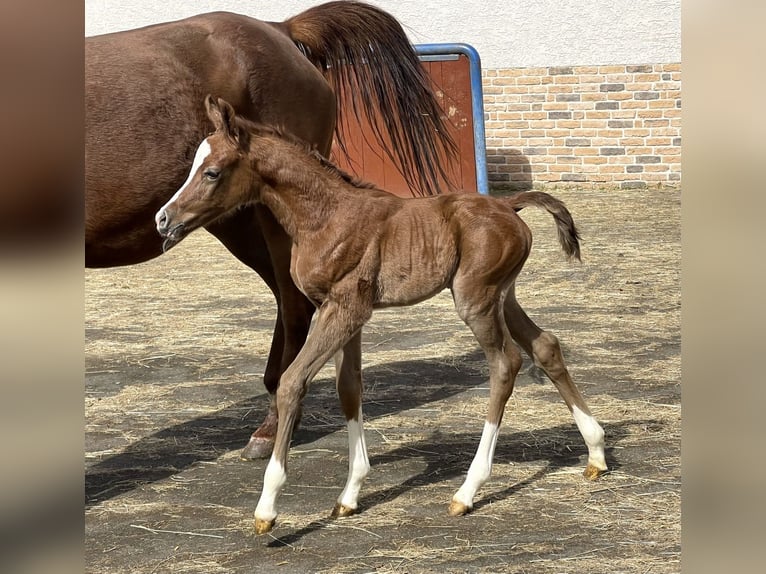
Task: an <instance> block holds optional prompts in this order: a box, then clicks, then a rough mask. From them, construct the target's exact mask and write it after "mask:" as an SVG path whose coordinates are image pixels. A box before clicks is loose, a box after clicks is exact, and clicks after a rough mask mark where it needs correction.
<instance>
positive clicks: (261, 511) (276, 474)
mask: <svg viewBox="0 0 766 574" xmlns="http://www.w3.org/2000/svg"><path fill="white" fill-rule="evenodd" d="M286 481H287V473H286V472H285V469H284V467H283V466H282V464H281V463H280V462H279V461H278V460H277V459H276V458H274V455H273V454H272V455H271V459H269V464H268V466H266V472H265V474H264V476H263V491H262V492H261V497H260V498H259V499H258V506H256V507H255V531H256V533H257V534H264V533H266V532H268V531H269V530H271V527H272V526H273V525H274V520H275V519H276V518H277V497H278V496H279V493H280V491H281V490H282V487H283V486H284V485H285V482H286Z"/></svg>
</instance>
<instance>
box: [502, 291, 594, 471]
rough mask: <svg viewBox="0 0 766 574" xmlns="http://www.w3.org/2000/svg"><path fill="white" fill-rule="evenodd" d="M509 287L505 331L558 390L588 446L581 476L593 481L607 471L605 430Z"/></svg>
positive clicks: (551, 342) (553, 343) (554, 342)
mask: <svg viewBox="0 0 766 574" xmlns="http://www.w3.org/2000/svg"><path fill="white" fill-rule="evenodd" d="M514 291H515V289H514V287H513V286H512V287H511V288H510V289H509V291H508V294H507V295H506V298H505V305H504V315H505V321H506V324H507V326H508V330H509V331H510V332H511V336H512V337H513V338H514V340H515V341H517V342H518V343H519V345H521V347H522V348H523V349H524V350H525V351H526V352H527V353H528V354H529V356H530V357H532V359H533V360H534V362H535V364H536V365H537V366H538V367H541V368H542V369H543V371H545V374H546V375H548V378H550V380H551V381H553V384H554V385H555V386H556V389H558V391H559V393H560V394H561V397H562V398H563V399H564V402H565V403H566V404H567V407H569V410H570V412H571V413H572V416H573V417H574V420H575V423H576V424H577V428H578V429H579V430H580V434H581V435H582V437H583V439H584V440H585V444H586V445H587V446H588V466H587V467H586V469H585V472H584V475H585V476H586V477H587V478H589V479H591V480H594V479H596V478H598V477H599V475H601V474H603V473H604V472H605V471H606V470H607V466H606V460H605V458H604V430H603V429H602V428H601V425H599V424H598V422H597V421H596V419H595V418H594V417H593V415H592V414H591V412H590V409H589V408H588V405H587V404H585V399H584V398H583V396H582V394H580V391H579V390H578V388H577V387H576V386H575V384H574V381H572V377H571V376H570V375H569V371H568V370H567V367H566V364H565V363H564V357H563V355H562V353H561V346H560V345H559V341H558V339H557V338H556V337H555V336H554V335H553V334H552V333H549V332H547V331H543V330H542V329H540V327H538V326H537V325H535V323H534V322H533V321H532V319H530V318H529V317H528V316H527V314H526V313H525V312H524V310H523V309H522V308H521V306H520V305H519V303H518V301H516V294H515V292H514Z"/></svg>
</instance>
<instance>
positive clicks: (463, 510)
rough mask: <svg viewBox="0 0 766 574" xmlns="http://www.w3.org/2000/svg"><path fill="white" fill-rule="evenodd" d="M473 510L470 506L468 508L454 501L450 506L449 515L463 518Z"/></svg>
mask: <svg viewBox="0 0 766 574" xmlns="http://www.w3.org/2000/svg"><path fill="white" fill-rule="evenodd" d="M471 510H473V509H472V508H471V507H470V506H466V505H465V504H463V503H462V502H458V501H457V500H453V501H452V502H450V505H449V511H448V512H449V513H450V516H463V515H464V514H468V513H469V512H471Z"/></svg>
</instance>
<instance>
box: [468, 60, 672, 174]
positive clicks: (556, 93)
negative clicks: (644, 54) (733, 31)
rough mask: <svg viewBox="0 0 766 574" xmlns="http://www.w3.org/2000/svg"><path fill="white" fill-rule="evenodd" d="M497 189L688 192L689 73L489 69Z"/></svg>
mask: <svg viewBox="0 0 766 574" xmlns="http://www.w3.org/2000/svg"><path fill="white" fill-rule="evenodd" d="M483 89H484V113H485V122H486V123H485V127H486V145H487V164H488V177H489V182H490V185H492V186H493V187H494V186H499V187H509V188H514V189H530V188H531V187H535V188H545V187H549V186H576V187H615V186H618V187H621V188H625V189H628V188H645V187H661V186H670V187H677V186H680V182H681V65H680V64H678V63H673V64H642V65H625V66H613V65H610V66H571V67H553V68H514V69H503V70H484V71H483Z"/></svg>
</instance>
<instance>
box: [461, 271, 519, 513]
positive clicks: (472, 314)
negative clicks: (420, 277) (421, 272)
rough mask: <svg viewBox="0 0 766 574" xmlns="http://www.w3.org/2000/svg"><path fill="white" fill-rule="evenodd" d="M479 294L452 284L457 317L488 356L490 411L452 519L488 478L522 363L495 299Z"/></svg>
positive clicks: (467, 506)
mask: <svg viewBox="0 0 766 574" xmlns="http://www.w3.org/2000/svg"><path fill="white" fill-rule="evenodd" d="M482 295H483V297H486V293H483V294H479V295H478V296H476V297H471V296H470V294H466V293H461V291H460V285H459V284H458V281H457V280H456V281H455V282H454V283H453V298H454V299H455V307H456V308H457V311H458V314H459V315H460V317H461V318H462V319H463V321H465V323H466V324H467V325H468V326H469V327H470V328H471V331H473V334H474V335H475V336H476V339H477V340H478V342H479V344H480V345H481V348H482V349H483V350H484V354H485V356H486V357H487V362H488V363H489V385H490V391H489V410H488V412H487V418H486V420H485V422H484V430H483V431H482V434H481V440H480V441H479V447H478V448H477V450H476V454H475V455H474V458H473V461H472V462H471V466H470V468H469V469H468V475H467V476H466V479H465V481H464V482H463V484H462V486H461V487H460V489H459V490H458V491H457V492H456V493H455V495H454V496H453V497H452V503H451V504H450V507H449V513H450V514H452V515H453V516H458V515H461V514H466V513H467V512H470V511H471V509H472V508H473V499H474V496H475V495H476V492H477V491H478V490H479V488H480V487H481V486H482V485H483V484H484V483H485V482H486V481H487V479H489V476H490V473H491V471H492V459H493V457H494V453H495V445H496V444H497V436H498V430H499V427H500V422H501V421H502V419H503V412H504V411H505V405H506V403H507V402H508V399H509V398H510V396H511V393H512V392H513V385H514V382H515V380H516V375H517V373H518V372H519V369H520V368H521V363H522V360H521V353H520V352H519V350H518V348H517V347H516V345H515V344H514V343H513V341H512V340H511V337H510V333H509V332H508V330H507V329H506V327H505V324H504V321H503V319H502V309H501V307H500V304H499V302H498V301H497V299H498V297H493V299H494V300H490V301H487V300H486V299H484V300H482V299H483V297H482Z"/></svg>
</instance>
